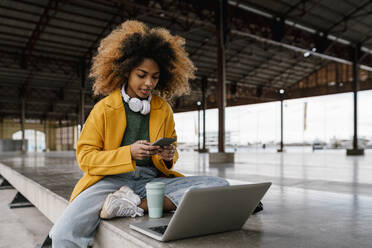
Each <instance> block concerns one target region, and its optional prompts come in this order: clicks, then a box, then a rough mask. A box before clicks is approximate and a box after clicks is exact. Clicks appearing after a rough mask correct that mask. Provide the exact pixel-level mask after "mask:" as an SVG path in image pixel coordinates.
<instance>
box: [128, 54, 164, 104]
mask: <svg viewBox="0 0 372 248" xmlns="http://www.w3.org/2000/svg"><path fill="white" fill-rule="evenodd" d="M159 77H160V70H159V66H158V64H157V63H156V62H155V61H154V60H152V59H144V60H143V62H142V63H141V64H140V65H139V66H137V67H135V68H134V69H133V70H132V71H131V72H130V74H129V78H128V88H127V90H126V93H127V94H128V95H129V96H130V97H137V98H148V97H149V95H150V93H151V91H152V90H153V89H154V88H155V87H156V85H157V84H158V81H159Z"/></svg>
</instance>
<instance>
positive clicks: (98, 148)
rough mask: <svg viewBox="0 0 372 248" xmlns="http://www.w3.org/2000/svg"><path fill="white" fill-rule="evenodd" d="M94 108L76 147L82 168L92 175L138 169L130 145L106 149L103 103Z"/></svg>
mask: <svg viewBox="0 0 372 248" xmlns="http://www.w3.org/2000/svg"><path fill="white" fill-rule="evenodd" d="M97 105H98V104H97ZM97 105H96V106H95V107H94V108H93V110H92V111H91V113H90V114H89V117H88V119H87V120H86V122H85V124H84V127H83V130H82V132H81V134H80V138H79V140H78V143H77V148H76V158H77V161H78V163H79V166H80V168H81V170H82V171H83V172H85V173H87V174H89V175H92V176H105V175H114V174H121V173H126V172H130V171H134V170H136V162H135V161H132V156H131V153H130V146H123V147H119V148H117V149H114V150H106V151H105V150H104V140H105V111H104V108H103V106H102V105H98V106H97Z"/></svg>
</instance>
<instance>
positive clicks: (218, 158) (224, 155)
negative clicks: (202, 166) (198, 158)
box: [209, 152, 235, 164]
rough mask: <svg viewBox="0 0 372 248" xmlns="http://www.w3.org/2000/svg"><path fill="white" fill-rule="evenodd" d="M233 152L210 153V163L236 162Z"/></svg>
mask: <svg viewBox="0 0 372 248" xmlns="http://www.w3.org/2000/svg"><path fill="white" fill-rule="evenodd" d="M234 155H235V154H234V153H233V152H216V153H209V163H210V164H225V163H234V157H235V156H234Z"/></svg>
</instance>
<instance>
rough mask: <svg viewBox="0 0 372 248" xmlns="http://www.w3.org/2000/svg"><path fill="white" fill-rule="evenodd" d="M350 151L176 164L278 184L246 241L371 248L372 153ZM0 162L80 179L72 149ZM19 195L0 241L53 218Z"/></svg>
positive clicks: (31, 234) (36, 230)
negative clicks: (20, 204)
mask: <svg viewBox="0 0 372 248" xmlns="http://www.w3.org/2000/svg"><path fill="white" fill-rule="evenodd" d="M345 153H346V152H345V150H325V151H316V152H314V153H313V152H311V151H310V149H306V148H304V149H302V148H299V149H291V148H289V149H288V150H287V152H286V153H284V154H280V153H276V152H275V151H274V150H270V149H266V150H254V149H241V150H238V151H237V153H236V162H235V164H225V165H218V166H216V165H209V162H208V155H207V154H198V153H195V152H186V151H183V152H181V156H180V161H179V162H178V163H177V165H176V170H178V171H180V172H183V173H186V174H190V175H214V176H221V177H225V178H228V179H235V180H239V181H244V182H262V181H271V182H273V186H272V187H271V189H270V190H269V192H268V193H267V195H266V196H265V198H264V200H263V202H264V206H265V210H264V212H263V213H262V214H259V215H257V216H254V217H253V218H251V219H250V220H249V221H248V222H247V224H246V225H245V226H246V228H247V229H248V231H246V232H240V233H238V234H239V235H241V236H242V237H243V239H244V240H245V241H246V243H245V244H240V246H241V247H245V245H247V246H249V247H337V248H339V247H345V248H346V247H366V248H367V247H371V243H372V237H371V236H370V233H372V225H371V223H372V179H371V178H372V151H366V155H365V156H363V157H346V155H345ZM0 161H2V162H3V163H8V164H12V165H13V166H14V167H16V168H18V169H19V170H22V171H23V172H24V173H26V174H27V173H30V175H31V174H33V171H35V170H37V171H38V173H39V175H42V174H43V171H46V170H48V168H47V167H48V166H49V167H51V168H52V170H53V171H54V172H55V173H56V174H58V175H60V174H61V173H62V177H61V178H62V179H61V180H63V181H65V180H67V179H68V178H70V180H72V181H76V180H77V178H78V177H76V176H75V177H72V178H71V176H70V175H69V174H68V173H67V174H63V171H64V170H65V169H66V168H67V167H71V168H75V169H76V166H77V165H76V163H75V161H74V154H73V153H71V152H62V153H48V154H39V155H36V156H35V155H33V154H29V155H28V156H27V157H22V158H21V157H15V156H14V154H2V155H0ZM63 166H67V167H63ZM49 172H50V171H49ZM39 179H40V181H41V183H45V184H46V185H49V186H51V187H53V188H54V189H55V190H56V191H57V192H60V194H61V195H66V193H63V191H62V190H60V191H58V190H59V182H58V181H52V182H51V180H48V179H47V178H43V177H41V178H39ZM61 182H62V181H61ZM14 194H15V192H14V191H10V190H5V191H0V210H1V213H2V215H1V216H0V240H1V242H0V247H34V244H35V243H37V242H39V243H40V241H42V239H43V238H44V235H45V233H47V230H48V229H49V228H50V227H51V224H50V223H49V222H48V221H47V220H46V219H45V218H44V217H43V216H41V214H40V213H38V211H37V210H36V209H34V208H28V209H22V210H21V209H16V210H13V209H12V210H10V209H8V208H7V203H8V202H9V201H10V200H11V198H12V196H13V195H14ZM64 197H66V196H64ZM3 213H4V214H3ZM40 230H41V231H40ZM249 230H250V231H249ZM239 240H240V239H239ZM216 241H217V240H216ZM212 242H213V241H211V243H209V245H212Z"/></svg>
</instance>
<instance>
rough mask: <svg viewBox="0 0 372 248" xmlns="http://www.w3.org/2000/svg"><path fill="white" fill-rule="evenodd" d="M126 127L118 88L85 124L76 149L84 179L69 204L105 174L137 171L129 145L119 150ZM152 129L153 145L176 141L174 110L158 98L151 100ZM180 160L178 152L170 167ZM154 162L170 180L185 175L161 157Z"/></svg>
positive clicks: (100, 104) (151, 140)
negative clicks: (162, 141) (169, 140)
mask: <svg viewBox="0 0 372 248" xmlns="http://www.w3.org/2000/svg"><path fill="white" fill-rule="evenodd" d="M126 124H127V123H126V117H125V109H124V106H123V101H122V98H121V94H120V88H119V89H117V90H115V91H114V92H113V93H111V94H110V95H109V96H107V97H105V98H104V99H102V100H101V101H100V102H98V103H97V104H96V105H95V106H94V108H93V109H92V111H91V112H90V114H89V117H88V119H87V120H86V122H85V124H84V128H83V130H82V132H81V134H80V138H79V141H78V143H77V148H76V158H77V161H78V163H79V166H80V168H81V170H82V171H83V172H84V176H83V177H82V178H81V179H80V180H79V182H78V183H77V184H76V186H75V188H74V190H73V192H72V195H71V198H70V201H72V200H73V199H75V197H76V196H77V195H79V194H80V193H81V192H82V191H83V190H85V189H87V188H88V187H90V186H91V185H93V184H95V183H96V182H98V181H99V180H101V179H102V178H103V177H104V176H106V175H114V174H121V173H127V172H131V171H135V170H136V162H135V161H134V160H132V156H131V153H130V146H123V147H120V144H121V141H122V139H123V135H124V131H125V127H126ZM149 126H150V142H154V141H156V140H157V139H159V138H163V137H173V138H177V135H176V131H175V129H174V120H173V111H172V109H171V107H170V106H169V104H168V103H167V102H166V101H164V100H163V99H162V98H161V97H159V96H156V95H153V97H152V99H151V112H150V123H149ZM177 159H178V153H177V150H176V152H175V154H174V158H173V162H172V163H173V164H172V166H171V167H173V165H174V163H175V162H176V161H177ZM152 161H153V163H154V165H155V167H156V168H157V169H158V170H159V171H161V172H162V173H163V174H164V175H165V176H167V177H173V176H176V177H180V176H183V175H182V174H180V173H178V172H176V171H173V170H172V168H168V167H167V166H166V165H165V163H164V161H163V160H162V159H160V157H159V156H158V155H154V156H152Z"/></svg>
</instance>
